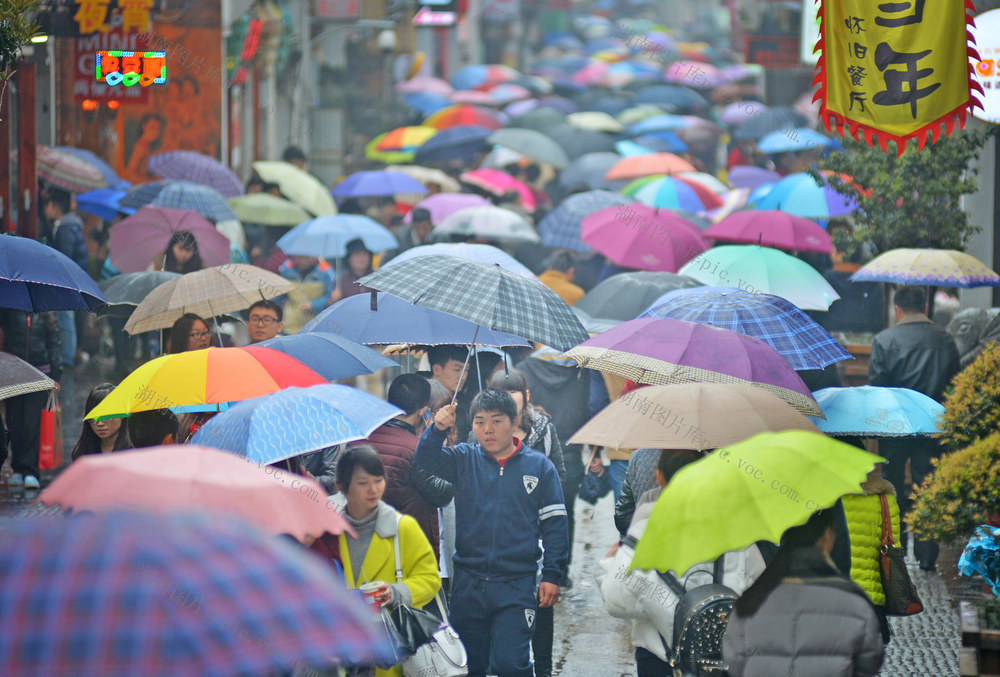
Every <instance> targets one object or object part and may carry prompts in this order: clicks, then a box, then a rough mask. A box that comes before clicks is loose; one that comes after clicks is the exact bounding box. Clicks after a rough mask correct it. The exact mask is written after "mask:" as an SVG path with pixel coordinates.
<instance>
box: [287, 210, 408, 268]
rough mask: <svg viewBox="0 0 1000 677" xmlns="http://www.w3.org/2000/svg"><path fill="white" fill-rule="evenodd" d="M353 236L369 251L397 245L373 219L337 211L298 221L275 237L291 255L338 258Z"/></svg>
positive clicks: (345, 252) (391, 247)
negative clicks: (278, 238)
mask: <svg viewBox="0 0 1000 677" xmlns="http://www.w3.org/2000/svg"><path fill="white" fill-rule="evenodd" d="M357 239H360V240H361V241H362V242H364V243H365V248H367V249H368V250H369V251H372V252H381V251H385V250H386V249H395V248H396V247H398V246H399V241H398V240H396V236H395V235H393V234H392V233H391V232H389V229H388V228H386V227H385V226H383V225H382V224H380V223H378V222H377V221H374V220H372V219H370V218H368V217H367V216H361V215H359V214H337V215H336V216H318V217H316V218H315V219H312V220H310V221H306V222H305V223H300V224H299V225H297V226H295V227H294V228H292V229H291V230H290V231H288V232H287V233H285V234H284V235H283V236H282V237H281V239H280V240H278V247H279V248H280V249H281V251H283V252H285V253H286V254H290V255H292V256H316V257H320V258H329V259H333V258H338V259H339V258H342V257H343V256H345V255H346V254H347V243H348V242H350V241H351V240H357Z"/></svg>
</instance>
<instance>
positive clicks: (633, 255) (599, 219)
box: [580, 202, 707, 273]
mask: <svg viewBox="0 0 1000 677" xmlns="http://www.w3.org/2000/svg"><path fill="white" fill-rule="evenodd" d="M580 238H581V239H582V240H583V241H584V242H585V243H586V244H588V245H590V246H591V247H593V248H594V249H596V250H597V251H599V252H600V253H602V254H604V255H605V256H606V257H608V258H609V259H610V260H611V261H613V262H614V263H616V264H618V265H619V266H623V267H626V268H638V269H641V270H653V271H668V272H671V273H676V272H677V269H678V268H680V267H681V266H682V265H683V264H684V263H686V262H687V261H690V260H691V258H693V257H694V256H696V255H698V254H700V253H702V252H704V251H705V249H707V246H706V245H705V241H704V240H703V239H702V237H701V231H700V230H698V226H696V225H694V224H693V223H691V222H689V221H687V220H685V219H683V218H682V217H680V216H678V215H677V214H675V213H674V212H672V211H669V210H666V209H663V210H661V209H654V208H652V207H647V206H646V205H642V204H639V203H637V202H633V203H631V204H629V205H622V206H617V207H608V208H606V209H602V210H600V211H598V212H595V213H593V214H591V215H590V216H587V217H584V219H583V220H582V221H581V222H580Z"/></svg>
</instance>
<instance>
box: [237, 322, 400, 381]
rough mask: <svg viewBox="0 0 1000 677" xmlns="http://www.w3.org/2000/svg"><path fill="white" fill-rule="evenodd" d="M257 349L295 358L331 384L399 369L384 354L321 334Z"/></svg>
mask: <svg viewBox="0 0 1000 677" xmlns="http://www.w3.org/2000/svg"><path fill="white" fill-rule="evenodd" d="M257 345H259V346H261V347H264V348H272V349H274V350H277V351H280V352H282V353H285V354H286V355H290V356H291V357H294V358H295V359H296V360H298V361H299V362H301V363H302V364H304V365H306V366H307V367H309V368H310V369H312V370H313V371H314V372H316V373H317V374H319V375H320V376H322V377H323V378H325V379H326V380H327V381H336V380H338V379H342V378H348V377H350V376H357V375H359V374H374V373H375V372H376V371H378V370H379V369H385V368H386V367H398V366H399V365H398V364H397V363H396V362H395V361H393V360H390V359H389V358H388V357H386V356H385V355H383V354H382V353H379V352H376V351H374V350H372V349H371V348H369V347H367V346H363V345H361V344H360V343H357V342H356V341H351V340H350V339H346V338H344V337H343V336H337V335H336V334H329V333H327V332H321V331H316V332H311V333H309V334H301V333H300V334H293V335H291V336H275V337H274V338H273V339H268V340H267V341H261V342H260V343H258V344H257Z"/></svg>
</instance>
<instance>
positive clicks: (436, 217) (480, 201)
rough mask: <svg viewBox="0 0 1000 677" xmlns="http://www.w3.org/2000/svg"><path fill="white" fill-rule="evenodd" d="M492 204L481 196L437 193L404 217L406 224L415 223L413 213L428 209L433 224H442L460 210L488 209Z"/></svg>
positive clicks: (414, 207) (422, 201) (415, 206)
mask: <svg viewBox="0 0 1000 677" xmlns="http://www.w3.org/2000/svg"><path fill="white" fill-rule="evenodd" d="M491 204H493V203H492V202H490V201H489V200H487V199H486V198H484V197H482V196H481V195H472V194H471V193H436V194H434V195H431V196H430V197H425V198H424V199H423V200H421V201H420V202H418V203H417V204H415V205H413V209H411V210H410V211H409V212H407V213H406V216H404V217H403V222H404V223H413V212H414V210H416V209H426V210H427V211H429V212H430V213H431V223H441V222H442V221H444V220H445V219H446V218H448V217H449V216H451V215H452V214H454V213H455V212H457V211H458V210H460V209H466V208H468V207H488V206H490V205H491Z"/></svg>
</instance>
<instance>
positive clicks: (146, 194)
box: [118, 179, 236, 222]
mask: <svg viewBox="0 0 1000 677" xmlns="http://www.w3.org/2000/svg"><path fill="white" fill-rule="evenodd" d="M118 204H119V206H121V207H128V208H131V209H139V208H140V207H145V206H146V205H150V206H153V207H169V208H171V209H187V210H189V211H192V212H198V213H199V214H201V215H202V216H204V217H205V218H206V219H208V220H209V221H213V222H219V221H228V220H230V219H236V214H235V213H234V212H233V210H232V209H230V208H229V205H228V204H226V200H225V198H224V197H222V194H221V193H219V191H217V190H215V189H214V188H212V187H210V186H203V185H201V184H200V183H192V182H190V181H173V180H169V179H166V180H163V181H152V182H150V183H143V184H141V185H138V186H135V187H133V188H130V189H129V191H128V194H127V195H126V196H125V197H123V198H122V199H121V202H119V203H118Z"/></svg>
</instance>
